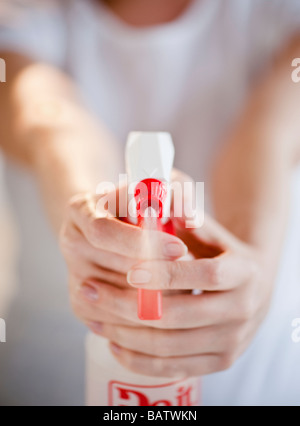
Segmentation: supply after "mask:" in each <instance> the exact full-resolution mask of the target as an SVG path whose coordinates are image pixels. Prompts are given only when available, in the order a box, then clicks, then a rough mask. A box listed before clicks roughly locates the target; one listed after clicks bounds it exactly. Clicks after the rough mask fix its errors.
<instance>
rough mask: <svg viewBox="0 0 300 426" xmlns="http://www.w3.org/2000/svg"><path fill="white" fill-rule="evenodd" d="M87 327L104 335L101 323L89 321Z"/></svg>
mask: <svg viewBox="0 0 300 426" xmlns="http://www.w3.org/2000/svg"><path fill="white" fill-rule="evenodd" d="M87 326H88V327H89V328H90V329H91V330H92V331H94V332H95V333H102V331H103V324H102V323H101V322H95V321H89V322H88V323H87Z"/></svg>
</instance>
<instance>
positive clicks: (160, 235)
mask: <svg viewBox="0 0 300 426" xmlns="http://www.w3.org/2000/svg"><path fill="white" fill-rule="evenodd" d="M70 216H71V219H72V220H73V222H74V224H75V225H76V226H77V227H78V228H79V229H80V230H81V231H82V232H83V234H84V235H85V237H86V238H87V240H88V241H89V243H90V244H92V246H94V247H95V248H97V249H102V250H107V251H110V252H112V253H117V254H120V255H126V256H128V257H132V258H136V259H149V258H156V259H157V258H158V259H164V258H169V259H174V258H179V257H181V256H184V255H185V254H186V253H187V248H186V246H185V244H184V243H183V242H182V241H181V240H180V239H179V238H177V237H175V236H173V235H169V234H166V233H164V232H158V231H149V232H148V234H149V235H148V239H147V241H145V232H143V230H142V229H140V228H139V227H137V226H134V225H130V224H128V223H125V222H122V221H120V220H118V219H116V218H114V217H99V215H98V213H97V212H96V209H95V200H94V199H93V198H92V197H90V198H87V197H86V198H85V199H79V200H78V199H76V201H74V202H73V203H72V204H71V208H70ZM149 241H151V250H150V249H149V247H150V245H149Z"/></svg>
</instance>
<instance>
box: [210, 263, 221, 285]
mask: <svg viewBox="0 0 300 426" xmlns="http://www.w3.org/2000/svg"><path fill="white" fill-rule="evenodd" d="M207 273H208V279H209V282H210V284H211V287H212V288H216V289H217V288H218V287H220V285H221V282H222V263H221V262H220V260H217V259H214V260H213V261H212V260H210V261H209V262H208V264H207Z"/></svg>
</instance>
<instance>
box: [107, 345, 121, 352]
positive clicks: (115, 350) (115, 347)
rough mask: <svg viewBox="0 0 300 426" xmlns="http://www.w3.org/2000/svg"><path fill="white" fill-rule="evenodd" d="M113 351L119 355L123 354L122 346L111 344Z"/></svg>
mask: <svg viewBox="0 0 300 426" xmlns="http://www.w3.org/2000/svg"><path fill="white" fill-rule="evenodd" d="M110 347H111V350H112V351H113V352H114V353H115V354H116V355H119V353H120V352H121V348H120V346H118V345H116V344H115V343H111V344H110Z"/></svg>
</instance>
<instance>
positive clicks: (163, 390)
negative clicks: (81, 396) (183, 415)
mask: <svg viewBox="0 0 300 426" xmlns="http://www.w3.org/2000/svg"><path fill="white" fill-rule="evenodd" d="M158 395H159V397H158ZM108 405H109V406H113V407H122V406H135V407H138V406H144V407H147V406H148V407H150V406H151V407H155V406H169V407H171V406H176V407H181V406H186V407H188V406H198V405H200V380H199V378H190V379H184V380H179V381H176V382H172V383H167V384H162V385H156V386H145V385H133V384H131V383H124V382H118V381H114V380H113V381H110V382H109V383H108Z"/></svg>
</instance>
